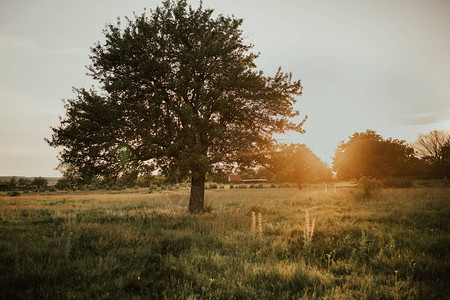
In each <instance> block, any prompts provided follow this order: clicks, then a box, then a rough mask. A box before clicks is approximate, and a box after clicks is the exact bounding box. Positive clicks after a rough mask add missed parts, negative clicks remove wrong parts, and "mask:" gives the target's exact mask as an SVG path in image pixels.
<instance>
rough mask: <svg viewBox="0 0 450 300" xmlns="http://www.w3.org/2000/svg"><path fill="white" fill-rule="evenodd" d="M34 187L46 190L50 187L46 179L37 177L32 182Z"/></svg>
mask: <svg viewBox="0 0 450 300" xmlns="http://www.w3.org/2000/svg"><path fill="white" fill-rule="evenodd" d="M31 184H32V185H34V186H36V187H37V188H39V189H40V188H45V187H47V185H48V180H47V179H46V178H44V177H35V178H34V179H33V181H32V182H31Z"/></svg>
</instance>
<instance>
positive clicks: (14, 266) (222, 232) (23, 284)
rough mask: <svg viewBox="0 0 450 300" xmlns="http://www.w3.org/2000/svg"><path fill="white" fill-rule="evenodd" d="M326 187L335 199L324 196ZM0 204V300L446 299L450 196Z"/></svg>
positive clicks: (59, 199) (153, 197) (444, 191)
mask: <svg viewBox="0 0 450 300" xmlns="http://www.w3.org/2000/svg"><path fill="white" fill-rule="evenodd" d="M335 186H336V189H335V188H334V187H335ZM188 197H189V191H188V190H185V189H178V190H171V191H159V192H153V193H148V190H131V191H122V192H115V193H113V192H111V191H96V192H72V193H65V194H61V193H54V194H53V195H52V194H23V195H21V196H18V197H6V196H2V197H0V297H1V298H4V299H14V298H28V299H36V298H58V299H60V298H62V299H72V298H74V299H81V298H84V299H85V298H105V299H110V298H117V299H124V298H125V299H127V298H129V299H131V298H133V299H135V298H146V299H147V298H150V299H160V298H170V299H173V298H182V299H186V298H190V299H197V298H237V299H246V298H254V299H283V298H286V299H292V298H311V299H314V298H321V299H322V298H325V299H348V298H359V299H380V298H382V299H397V298H398V299H404V298H411V299H421V298H422V299H423V298H426V299H431V298H437V299H439V298H446V297H448V295H449V294H450V290H449V287H448V282H449V281H450V222H449V212H450V189H449V188H445V187H425V186H420V185H417V184H416V187H414V188H410V189H384V190H382V191H381V192H380V193H379V194H378V195H375V196H373V197H372V198H370V199H365V198H361V197H359V196H358V195H357V192H356V191H355V188H354V187H352V186H350V185H349V184H345V183H339V184H331V185H328V187H327V191H326V192H325V188H324V186H323V185H312V186H310V187H307V188H304V189H303V190H298V189H296V188H270V187H269V186H266V187H264V188H259V189H228V188H227V187H226V188H225V189H214V190H207V191H206V212H205V213H203V214H200V215H190V214H189V213H188V210H187V206H188Z"/></svg>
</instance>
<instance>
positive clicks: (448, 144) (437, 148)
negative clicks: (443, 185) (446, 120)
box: [414, 130, 450, 177]
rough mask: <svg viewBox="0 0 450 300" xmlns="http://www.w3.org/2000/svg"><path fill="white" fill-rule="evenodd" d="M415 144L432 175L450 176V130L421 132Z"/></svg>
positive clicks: (429, 173)
mask: <svg viewBox="0 0 450 300" xmlns="http://www.w3.org/2000/svg"><path fill="white" fill-rule="evenodd" d="M414 146H415V148H416V150H417V154H418V155H419V157H420V158H421V159H423V160H424V161H425V163H426V165H427V167H428V175H429V176H430V177H448V176H450V132H448V131H445V130H432V131H430V132H428V133H426V134H419V136H418V138H417V141H416V142H415V144H414Z"/></svg>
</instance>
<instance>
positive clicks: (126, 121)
mask: <svg viewBox="0 0 450 300" xmlns="http://www.w3.org/2000/svg"><path fill="white" fill-rule="evenodd" d="M212 14H213V10H212V9H203V7H202V6H201V5H200V7H199V8H197V9H193V8H192V7H190V6H188V5H187V2H186V1H185V0H180V1H176V2H174V1H164V2H163V5H162V6H161V7H158V8H156V10H154V11H151V12H150V15H146V14H145V13H144V14H143V15H141V16H136V17H135V18H134V19H127V22H126V25H125V26H124V27H122V24H121V22H120V21H119V22H118V23H117V24H116V25H108V26H107V28H106V30H105V37H106V40H105V42H104V43H102V44H101V43H98V44H97V45H96V46H95V47H93V48H92V55H91V59H92V65H91V66H90V67H89V70H90V75H91V76H92V77H93V78H94V79H95V80H98V81H99V85H100V86H101V92H97V91H95V90H93V89H91V90H85V89H76V90H75V92H76V94H77V97H76V99H73V100H68V101H67V103H66V106H65V108H66V111H67V112H66V117H65V118H64V119H62V121H61V125H60V126H59V127H57V128H53V132H54V133H53V135H52V138H51V140H48V143H49V144H50V145H51V146H53V147H62V149H63V150H62V151H61V153H60V159H61V161H62V162H66V163H70V164H71V165H73V166H75V167H77V168H78V170H79V171H80V172H81V174H82V175H83V177H84V178H92V177H95V176H102V177H106V178H120V177H123V176H126V175H127V174H132V175H133V176H135V177H138V176H139V175H142V174H145V173H150V172H151V171H152V170H154V169H156V168H158V169H159V170H160V171H161V172H162V173H165V174H174V173H176V172H178V171H180V172H181V174H178V175H177V176H179V178H182V177H183V176H186V175H188V176H190V177H191V197H190V201H189V210H190V211H191V212H197V211H200V210H202V209H203V206H204V185H205V176H206V173H207V172H208V171H209V170H211V168H212V167H214V166H216V165H221V166H223V167H226V166H234V165H235V164H236V163H237V164H240V165H251V164H254V163H256V162H257V161H258V160H259V159H261V157H262V156H264V153H265V151H267V150H268V149H270V148H271V147H272V145H273V143H274V138H273V134H274V133H284V132H285V131H287V130H293V131H298V132H302V124H303V122H300V123H299V124H296V123H293V122H291V121H290V118H292V117H294V116H297V115H298V111H295V110H294V109H293V104H294V103H295V96H298V95H300V94H301V91H302V86H301V84H300V81H295V80H292V76H291V74H290V73H288V74H285V73H283V72H281V70H279V71H278V72H277V73H276V74H275V76H273V77H267V76H265V75H264V74H263V72H262V71H259V70H258V69H256V65H255V59H256V58H257V55H256V54H254V53H251V52H250V50H251V48H252V45H248V44H245V43H244V38H243V36H242V30H241V28H240V27H241V24H242V20H240V19H235V18H234V17H225V16H222V15H219V16H218V17H216V18H212ZM303 121H304V120H303Z"/></svg>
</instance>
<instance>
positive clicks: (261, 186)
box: [256, 183, 264, 189]
mask: <svg viewBox="0 0 450 300" xmlns="http://www.w3.org/2000/svg"><path fill="white" fill-rule="evenodd" d="M256 188H257V189H262V188H264V186H263V185H262V184H261V183H260V184H258V185H257V186H256Z"/></svg>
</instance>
